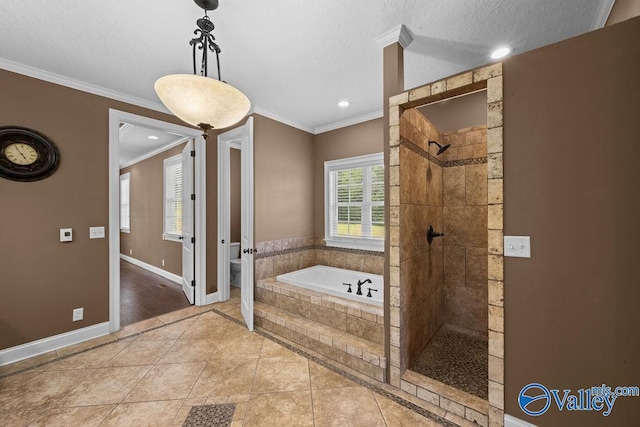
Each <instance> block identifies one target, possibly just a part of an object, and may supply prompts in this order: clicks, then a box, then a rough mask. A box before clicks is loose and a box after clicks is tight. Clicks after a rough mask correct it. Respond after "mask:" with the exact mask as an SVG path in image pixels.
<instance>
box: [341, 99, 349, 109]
mask: <svg viewBox="0 0 640 427" xmlns="http://www.w3.org/2000/svg"><path fill="white" fill-rule="evenodd" d="M349 105H351V103H350V102H349V101H347V100H345V101H340V102H338V107H342V108H345V107H348V106H349Z"/></svg>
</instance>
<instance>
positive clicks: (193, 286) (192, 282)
mask: <svg viewBox="0 0 640 427" xmlns="http://www.w3.org/2000/svg"><path fill="white" fill-rule="evenodd" d="M191 287H192V288H195V287H196V281H195V280H192V281H191Z"/></svg>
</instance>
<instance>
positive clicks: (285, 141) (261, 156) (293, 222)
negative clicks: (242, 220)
mask: <svg viewBox="0 0 640 427" xmlns="http://www.w3.org/2000/svg"><path fill="white" fill-rule="evenodd" d="M312 164H313V135H311V134H310V133H307V132H304V131H301V130H299V129H296V128H293V127H291V126H287V125H285V124H282V123H279V122H276V121H275V120H272V119H268V118H266V117H263V116H258V115H256V116H255V144H254V170H255V180H254V182H255V184H254V192H255V198H254V200H255V234H254V236H255V241H256V242H263V241H268V240H278V239H286V238H291V237H306V236H312V235H313V216H314V215H313V214H314V212H313V189H314V187H313V169H312V167H311V165H312Z"/></svg>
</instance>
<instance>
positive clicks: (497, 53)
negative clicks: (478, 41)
mask: <svg viewBox="0 0 640 427" xmlns="http://www.w3.org/2000/svg"><path fill="white" fill-rule="evenodd" d="M510 53H511V48H510V47H507V46H504V47H499V48H497V49H496V50H494V51H493V52H491V57H492V58H493V59H500V58H504V57H505V56H507V55H509V54H510Z"/></svg>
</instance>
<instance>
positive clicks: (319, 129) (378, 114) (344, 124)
mask: <svg viewBox="0 0 640 427" xmlns="http://www.w3.org/2000/svg"><path fill="white" fill-rule="evenodd" d="M383 115H384V114H383V112H382V110H379V111H374V112H372V113H367V114H362V115H360V116H356V117H352V118H350V119H346V120H342V121H339V122H334V123H329V124H328V125H324V126H319V127H317V128H315V129H314V132H313V133H314V135H318V134H320V133H324V132H329V131H332V130H336V129H340V128H345V127H347V126H353V125H357V124H359V123H364V122H368V121H369V120H374V119H379V118H380V117H382V116H383Z"/></svg>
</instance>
